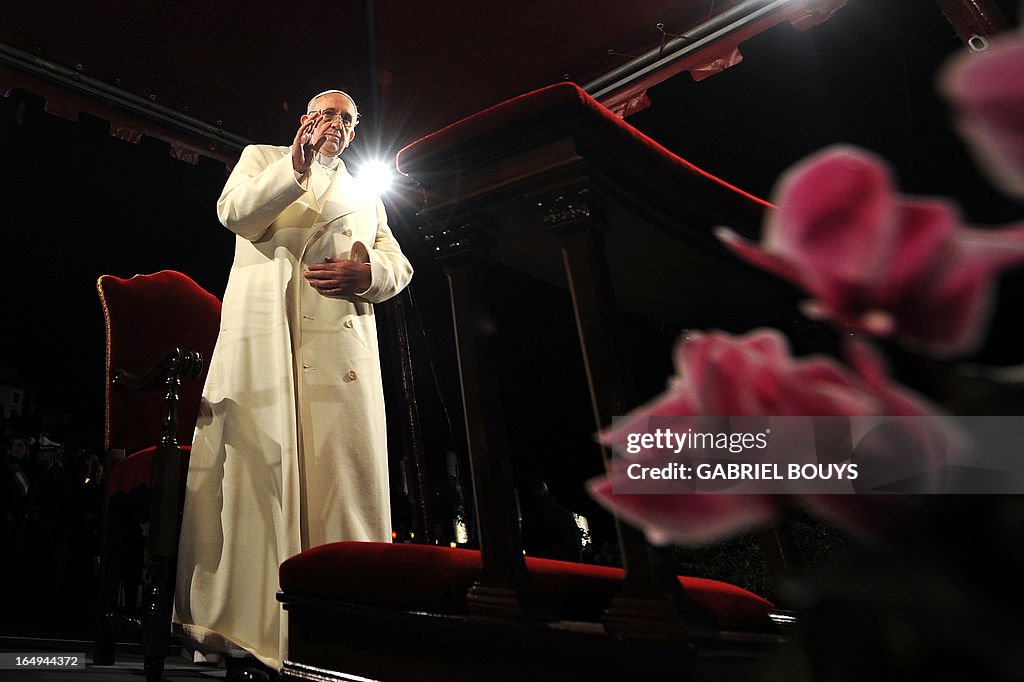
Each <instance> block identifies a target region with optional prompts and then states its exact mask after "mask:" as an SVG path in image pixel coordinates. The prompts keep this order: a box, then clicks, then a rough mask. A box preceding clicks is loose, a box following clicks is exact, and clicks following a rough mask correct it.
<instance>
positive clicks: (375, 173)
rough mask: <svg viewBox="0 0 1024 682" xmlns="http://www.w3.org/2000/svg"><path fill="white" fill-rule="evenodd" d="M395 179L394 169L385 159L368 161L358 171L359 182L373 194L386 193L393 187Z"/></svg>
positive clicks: (357, 178)
mask: <svg viewBox="0 0 1024 682" xmlns="http://www.w3.org/2000/svg"><path fill="white" fill-rule="evenodd" d="M393 179H394V171H393V170H392V167H391V164H389V163H386V162H384V161H367V162H366V163H364V164H363V165H362V166H360V167H359V172H358V173H356V180H358V181H359V184H361V185H362V186H363V187H364V188H366V190H367V191H368V192H371V193H373V194H384V192H386V191H388V190H389V189H390V188H391V182H392V180H393Z"/></svg>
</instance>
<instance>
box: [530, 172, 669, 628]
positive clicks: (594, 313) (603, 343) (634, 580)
mask: <svg viewBox="0 0 1024 682" xmlns="http://www.w3.org/2000/svg"><path fill="white" fill-rule="evenodd" d="M537 206H538V208H539V210H540V211H541V219H542V222H543V223H544V225H545V226H546V227H547V228H548V229H550V230H552V231H553V232H555V233H556V234H557V235H558V236H559V242H560V244H561V250H562V260H563V263H564V266H565V275H566V279H567V281H568V284H569V293H570V296H571V298H572V306H573V311H574V312H575V315H576V328H577V332H578V334H579V341H580V348H581V350H582V353H583V362H584V365H585V369H586V375H587V383H588V386H589V388H590V403H591V407H592V410H593V413H594V423H595V424H596V428H597V429H602V428H605V427H607V426H608V425H610V424H611V423H612V419H613V418H614V417H617V416H622V415H624V414H626V413H627V412H628V410H629V409H630V408H631V407H632V406H633V405H635V404H636V400H635V399H634V396H635V389H634V387H633V386H632V380H631V376H632V375H631V373H630V371H629V369H628V367H627V363H626V361H625V357H626V356H625V354H624V351H623V344H622V341H621V332H620V324H619V321H618V312H617V309H616V307H615V295H614V291H613V288H612V283H611V277H610V274H609V270H608V262H607V259H606V257H605V253H604V233H605V230H606V227H607V226H606V222H605V215H604V209H605V207H604V202H603V201H602V200H601V194H600V192H598V191H596V190H595V189H594V188H592V187H591V186H590V185H589V184H586V183H584V184H579V185H576V186H574V187H571V188H568V189H565V190H562V191H559V192H555V193H553V194H550V195H548V196H547V197H544V198H542V199H539V200H538V201H537ZM601 451H602V455H603V457H604V460H605V466H606V467H608V466H610V458H611V454H610V452H609V450H608V449H607V448H605V447H602V448H601ZM615 530H616V535H617V539H618V543H619V548H620V551H621V553H622V564H623V569H624V570H625V578H624V581H623V587H622V590H621V592H620V594H619V595H618V596H617V597H616V598H615V600H614V601H613V602H612V604H611V605H610V606H609V608H608V610H607V611H606V613H605V626H606V627H607V628H608V630H609V631H610V632H613V633H615V634H617V635H621V636H656V637H664V638H678V639H680V640H685V638H686V624H685V622H684V617H683V613H684V612H686V611H687V606H686V603H685V601H684V600H683V588H682V585H680V583H679V581H678V580H677V579H676V576H675V571H674V570H673V568H672V565H671V562H670V561H669V557H668V556H667V554H665V553H660V552H657V551H652V549H651V547H650V546H649V545H648V544H647V541H646V540H645V538H644V537H643V534H642V533H641V532H640V531H638V530H636V529H635V528H633V527H631V526H628V525H625V524H623V523H622V522H621V521H619V519H618V518H617V517H616V518H615Z"/></svg>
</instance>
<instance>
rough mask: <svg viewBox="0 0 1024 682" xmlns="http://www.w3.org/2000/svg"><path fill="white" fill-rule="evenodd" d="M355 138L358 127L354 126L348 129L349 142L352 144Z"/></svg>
mask: <svg viewBox="0 0 1024 682" xmlns="http://www.w3.org/2000/svg"><path fill="white" fill-rule="evenodd" d="M354 139H356V129H355V128H353V129H352V130H350V131H348V143H349V144H352V140H354Z"/></svg>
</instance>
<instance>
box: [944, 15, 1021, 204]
mask: <svg viewBox="0 0 1024 682" xmlns="http://www.w3.org/2000/svg"><path fill="white" fill-rule="evenodd" d="M939 87H940V89H941V90H942V92H943V94H945V96H946V97H947V99H949V101H950V103H951V104H953V105H954V106H955V107H956V108H957V110H958V111H959V114H960V133H961V134H962V135H963V137H964V139H965V140H966V141H967V142H969V143H970V144H971V148H972V151H973V152H974V153H975V156H976V157H977V158H978V160H979V161H980V162H981V165H982V167H983V168H984V169H985V170H986V171H987V172H988V174H989V178H990V179H991V180H992V181H993V182H994V183H995V184H996V186H998V187H999V188H1001V189H1002V190H1003V191H1004V192H1006V193H1007V194H1010V195H1012V196H1015V197H1020V198H1024V31H1016V32H1013V33H1007V34H1002V35H999V36H996V37H995V39H994V40H993V42H992V46H991V47H990V48H989V49H988V50H986V51H984V52H976V53H975V52H964V53H962V54H959V55H958V56H956V57H955V58H953V59H952V60H950V62H949V63H948V64H947V65H946V66H945V68H944V69H943V72H942V74H941V76H940V78H939Z"/></svg>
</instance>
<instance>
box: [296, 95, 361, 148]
mask: <svg viewBox="0 0 1024 682" xmlns="http://www.w3.org/2000/svg"><path fill="white" fill-rule="evenodd" d="M313 112H328V114H330V113H331V112H333V113H334V114H335V115H334V119H333V120H331V121H325V120H321V121H320V123H318V124H317V126H316V132H314V133H313V139H312V142H313V146H316V144H317V143H318V142H319V141H320V140H321V139H323V140H324V143H323V145H322V146H321V147H320V155H321V156H327V157H335V156H337V155H338V154H340V153H341V152H342V151H343V150H344V149H345V147H347V146H348V145H349V143H351V142H352V138H354V137H355V136H356V131H355V126H354V125H353V126H351V127H346V125H345V121H353V122H354V121H355V120H356V105H355V104H353V103H352V100H350V99H349V98H348V97H345V95H340V94H338V93H336V92H332V93H328V94H326V95H321V96H320V97H317V98H316V99H315V100H313ZM314 115H315V114H314V113H309V114H304V115H303V116H302V118H301V122H302V123H305V122H306V121H307V120H309V118H310V117H311V116H314Z"/></svg>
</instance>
